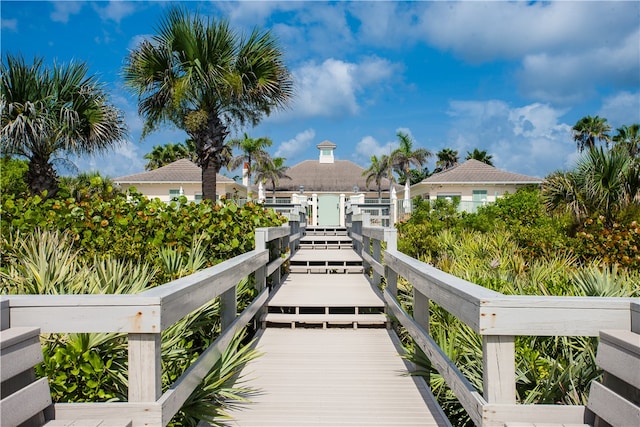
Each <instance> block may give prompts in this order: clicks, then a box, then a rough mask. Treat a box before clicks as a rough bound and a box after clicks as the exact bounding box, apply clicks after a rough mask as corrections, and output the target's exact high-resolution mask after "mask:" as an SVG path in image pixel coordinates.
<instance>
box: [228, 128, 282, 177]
mask: <svg viewBox="0 0 640 427" xmlns="http://www.w3.org/2000/svg"><path fill="white" fill-rule="evenodd" d="M271 144H273V142H272V141H271V139H269V138H267V137H260V138H250V137H249V135H247V133H246V132H245V134H244V137H243V138H237V139H232V140H231V141H229V143H228V145H229V146H230V147H232V148H239V149H240V150H242V154H241V155H239V156H235V157H233V158H232V159H231V161H230V162H229V165H228V166H227V167H228V168H229V169H235V168H237V167H238V166H240V165H242V164H246V165H247V179H248V181H249V182H248V185H251V172H252V171H253V163H254V162H256V163H259V162H261V161H266V160H268V159H269V157H270V156H269V153H267V151H266V150H265V148H267V147H271Z"/></svg>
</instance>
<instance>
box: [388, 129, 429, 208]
mask: <svg viewBox="0 0 640 427" xmlns="http://www.w3.org/2000/svg"><path fill="white" fill-rule="evenodd" d="M396 136H397V137H398V140H399V143H400V145H399V146H398V148H396V149H395V150H394V151H393V152H392V153H391V155H390V156H389V164H390V165H391V167H392V168H393V169H394V170H395V171H396V172H397V173H398V175H400V176H401V177H403V179H404V180H405V183H404V191H405V198H406V197H409V198H411V196H410V194H409V185H410V183H411V173H410V171H411V166H412V165H414V166H416V167H419V168H422V165H423V164H424V163H425V162H426V161H427V159H428V158H429V157H431V156H432V155H433V154H432V153H431V152H430V151H429V150H427V149H426V148H417V149H415V150H414V149H413V139H412V138H411V136H410V135H409V134H408V133H406V132H402V131H398V133H396Z"/></svg>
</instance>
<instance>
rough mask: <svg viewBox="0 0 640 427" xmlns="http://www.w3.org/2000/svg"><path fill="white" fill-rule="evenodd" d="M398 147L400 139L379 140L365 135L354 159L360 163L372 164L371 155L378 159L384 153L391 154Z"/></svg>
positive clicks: (358, 145)
mask: <svg viewBox="0 0 640 427" xmlns="http://www.w3.org/2000/svg"><path fill="white" fill-rule="evenodd" d="M396 148H398V141H387V142H384V143H381V142H379V141H378V140H377V139H375V138H374V137H373V136H369V135H368V136H365V137H363V138H362V139H361V140H360V141H359V142H358V143H357V144H356V149H355V152H354V154H353V160H354V161H355V162H356V163H359V164H370V159H371V156H377V157H378V159H379V158H380V157H382V156H384V155H387V156H388V155H389V153H391V152H392V151H393V150H395V149H396Z"/></svg>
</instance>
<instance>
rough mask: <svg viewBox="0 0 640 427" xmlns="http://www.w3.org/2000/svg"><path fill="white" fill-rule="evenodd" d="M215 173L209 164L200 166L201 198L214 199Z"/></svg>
mask: <svg viewBox="0 0 640 427" xmlns="http://www.w3.org/2000/svg"><path fill="white" fill-rule="evenodd" d="M216 174H217V171H216V170H215V167H212V166H211V165H209V166H208V167H203V168H202V198H203V199H209V200H212V201H215V200H216Z"/></svg>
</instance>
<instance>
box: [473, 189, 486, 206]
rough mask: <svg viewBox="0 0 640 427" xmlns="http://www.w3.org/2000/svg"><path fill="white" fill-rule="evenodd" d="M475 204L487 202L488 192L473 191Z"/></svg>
mask: <svg viewBox="0 0 640 427" xmlns="http://www.w3.org/2000/svg"><path fill="white" fill-rule="evenodd" d="M472 200H473V201H474V202H475V203H483V202H486V201H487V190H473V199H472Z"/></svg>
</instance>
